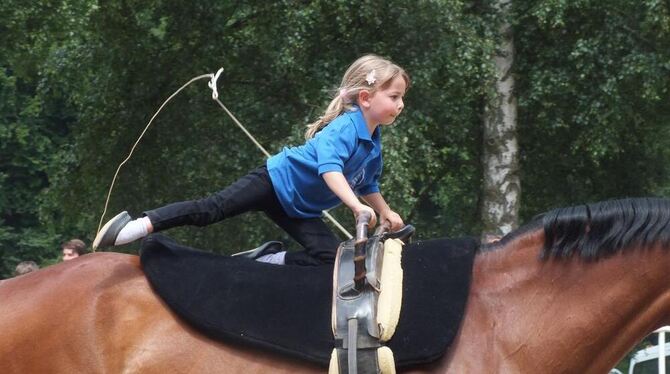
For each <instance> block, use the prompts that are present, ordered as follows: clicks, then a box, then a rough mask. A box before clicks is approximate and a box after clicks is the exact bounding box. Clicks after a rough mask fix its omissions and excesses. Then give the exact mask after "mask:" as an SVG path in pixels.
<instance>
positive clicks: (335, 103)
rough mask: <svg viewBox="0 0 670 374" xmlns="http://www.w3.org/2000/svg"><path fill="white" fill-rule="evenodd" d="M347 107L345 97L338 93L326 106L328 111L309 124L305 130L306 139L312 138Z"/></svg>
mask: <svg viewBox="0 0 670 374" xmlns="http://www.w3.org/2000/svg"><path fill="white" fill-rule="evenodd" d="M345 109H347V105H345V103H344V98H343V97H342V95H337V96H335V98H334V99H333V100H331V102H330V104H328V108H326V112H325V113H324V114H323V115H322V116H321V117H319V119H317V120H316V121H315V122H313V123H310V124H309V125H307V131H305V139H311V138H313V137H314V135H316V133H317V132H319V130H321V129H322V128H324V127H325V126H326V125H327V124H329V123H330V122H331V121H332V120H334V119H335V118H337V116H339V115H340V114H342V112H344V110H345Z"/></svg>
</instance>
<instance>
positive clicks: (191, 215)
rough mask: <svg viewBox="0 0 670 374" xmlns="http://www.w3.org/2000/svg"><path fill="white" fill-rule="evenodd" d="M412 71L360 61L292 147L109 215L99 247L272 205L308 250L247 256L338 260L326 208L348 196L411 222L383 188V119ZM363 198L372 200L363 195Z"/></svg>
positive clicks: (265, 250) (349, 201) (350, 201)
mask: <svg viewBox="0 0 670 374" xmlns="http://www.w3.org/2000/svg"><path fill="white" fill-rule="evenodd" d="M409 84H410V80H409V76H408V75H407V73H405V71H404V70H403V69H402V68H400V67H399V66H398V65H395V64H394V63H392V62H391V61H389V60H386V59H384V58H381V57H379V56H376V55H366V56H363V57H361V58H359V59H358V60H356V61H355V62H354V63H353V64H352V65H351V66H350V67H349V68H348V69H347V71H346V73H345V74H344V77H343V78H342V83H341V85H340V88H339V91H338V94H337V95H336V96H335V98H333V100H332V101H331V102H330V104H329V105H328V108H327V110H326V112H325V114H324V115H323V116H321V117H320V118H319V119H318V120H317V121H316V122H314V123H312V124H310V125H309V126H308V129H307V132H306V134H305V138H306V139H307V142H306V143H305V144H303V145H302V146H298V147H292V148H284V149H283V150H282V151H281V152H279V153H278V154H276V155H274V156H273V157H271V158H269V159H268V160H267V163H266V165H263V166H261V167H259V168H257V169H255V170H253V171H251V172H250V173H249V174H248V175H246V176H244V177H242V178H241V179H239V180H238V181H237V182H235V183H233V184H232V185H230V186H228V187H227V188H225V189H224V190H221V191H219V192H217V193H215V194H214V195H212V196H209V197H206V198H203V199H200V200H193V201H184V202H178V203H173V204H169V205H167V206H164V207H161V208H158V209H155V210H150V211H147V212H144V213H143V214H142V217H141V218H138V219H135V220H131V218H130V216H129V215H128V213H127V212H122V213H120V214H118V215H117V216H115V217H114V218H112V219H111V220H110V221H109V222H107V223H106V224H105V225H104V226H103V227H102V229H101V230H100V232H99V233H98V235H97V236H96V238H95V240H94V242H93V248H98V247H109V246H114V245H121V244H126V243H130V242H132V241H135V240H137V239H140V238H143V237H145V236H146V235H148V234H149V233H151V232H157V231H161V230H165V229H168V228H170V227H175V226H182V225H196V226H205V225H209V224H211V223H214V222H218V221H221V220H223V219H225V218H228V217H232V216H235V215H237V214H240V213H243V212H246V211H251V210H256V211H263V212H265V213H266V214H267V215H268V216H269V217H270V218H271V219H272V220H273V221H274V222H275V223H276V224H277V225H278V226H279V227H281V228H282V229H284V230H285V231H286V232H287V233H288V234H289V235H290V236H291V237H293V238H294V239H295V240H296V241H297V242H298V243H300V245H302V246H303V248H304V249H305V250H304V251H300V252H286V251H281V248H279V249H277V248H276V246H265V247H260V248H259V249H258V250H256V251H253V252H251V253H248V254H247V255H246V256H247V257H250V258H253V259H256V260H258V261H265V262H271V263H275V264H298V265H319V264H331V263H333V261H334V259H335V254H336V251H337V247H338V245H339V244H340V240H339V239H338V238H337V237H336V236H335V235H334V234H333V232H332V231H331V230H330V229H329V228H328V226H326V224H325V223H324V222H323V221H322V220H321V218H320V217H321V211H322V210H326V209H330V208H332V207H334V206H336V205H338V204H340V203H344V204H345V205H346V206H347V207H348V208H349V209H351V211H352V212H353V213H354V215H358V214H359V213H361V212H363V211H368V212H369V213H370V214H371V216H372V217H373V218H372V222H370V227H373V226H374V225H375V223H376V219H375V212H377V213H379V215H380V220H381V221H382V222H384V221H387V222H388V223H389V224H390V227H391V229H392V230H399V229H401V228H402V227H403V226H404V223H403V221H402V218H400V216H399V215H398V214H397V213H396V212H394V211H392V210H391V209H390V208H389V206H388V205H387V204H386V201H384V198H383V197H382V195H381V193H380V192H379V182H378V180H379V177H380V175H381V172H382V154H381V128H380V126H381V125H390V124H392V123H393V122H394V121H395V119H396V118H397V117H398V115H400V112H401V111H402V109H403V107H404V104H403V96H404V95H405V91H406V90H407V88H408V87H409ZM358 197H360V198H362V199H363V201H365V202H366V203H367V204H369V206H368V205H364V204H363V203H361V202H360V201H359V199H358Z"/></svg>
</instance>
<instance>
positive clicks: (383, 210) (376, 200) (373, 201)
mask: <svg viewBox="0 0 670 374" xmlns="http://www.w3.org/2000/svg"><path fill="white" fill-rule="evenodd" d="M352 193H353V192H352ZM362 199H363V201H365V202H366V203H368V204H370V206H371V207H372V208H373V209H374V210H375V211H377V212H379V221H380V222H384V221H388V223H389V224H390V226H391V230H392V231H397V230H400V229H402V228H403V227H405V223H404V222H403V221H402V218H400V215H399V214H398V213H396V212H394V211H392V210H391V208H389V206H388V204H386V201H385V200H384V197H383V196H382V194H380V193H379V192H374V193H371V194H369V195H365V196H363V197H362Z"/></svg>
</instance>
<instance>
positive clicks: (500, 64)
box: [481, 0, 521, 236]
mask: <svg viewBox="0 0 670 374" xmlns="http://www.w3.org/2000/svg"><path fill="white" fill-rule="evenodd" d="M496 6H497V8H498V10H499V12H500V13H501V20H502V21H501V24H500V27H499V30H500V36H501V38H500V45H499V46H498V50H497V53H496V56H495V57H494V60H495V67H496V77H497V81H496V85H495V95H494V97H493V99H492V100H490V101H489V102H488V103H487V105H486V107H485V110H484V113H485V115H484V136H483V140H484V149H483V151H484V152H483V174H484V176H483V178H484V187H483V191H482V202H481V219H482V223H483V235H484V236H486V235H487V234H488V235H504V234H507V233H509V232H510V231H512V230H513V229H515V228H516V227H517V226H518V222H519V197H520V193H521V184H520V181H519V147H518V142H517V135H516V118H517V102H516V98H515V97H514V76H513V75H512V72H511V68H512V63H513V61H514V39H513V34H512V27H511V25H510V24H509V22H507V17H508V8H509V7H510V6H511V0H499V1H498V3H497V4H496Z"/></svg>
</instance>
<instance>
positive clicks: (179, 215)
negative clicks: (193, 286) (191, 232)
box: [144, 166, 340, 265]
mask: <svg viewBox="0 0 670 374" xmlns="http://www.w3.org/2000/svg"><path fill="white" fill-rule="evenodd" d="M248 211H263V212H265V214H266V215H267V216H268V217H270V219H272V220H273V221H274V222H275V223H276V224H277V226H279V227H281V228H282V229H283V230H284V231H286V232H287V233H288V234H289V235H290V236H291V237H292V238H293V239H295V240H296V241H297V242H298V243H300V245H302V246H303V248H304V249H305V250H304V251H300V252H287V253H286V257H285V262H286V264H293V265H321V264H332V263H333V262H334V260H335V252H336V251H337V247H338V245H339V244H340V239H338V238H337V236H335V234H333V232H332V231H331V230H330V228H328V226H327V225H326V224H325V223H324V222H323V221H322V220H321V218H293V217H289V216H288V215H287V214H286V212H285V211H284V208H282V206H281V204H280V203H279V200H277V196H276V194H275V190H274V187H272V181H271V180H270V175H269V174H268V170H267V167H266V166H261V167H259V168H257V169H254V170H252V171H251V172H250V173H249V174H247V175H246V176H244V177H242V178H240V179H238V180H237V181H236V182H235V183H233V184H231V185H230V186H228V187H226V188H225V189H223V190H221V191H219V192H217V193H215V194H213V195H211V196H208V197H205V198H202V199H199V200H191V201H182V202H178V203H172V204H168V205H166V206H164V207H161V208H158V209H154V210H149V211H146V212H144V215H146V216H148V217H149V219H150V220H151V224H152V225H153V227H154V232H158V231H162V230H166V229H169V228H171V227H176V226H184V225H195V226H206V225H209V224H212V223H215V222H219V221H221V220H224V219H226V218H230V217H233V216H236V215H238V214H240V213H244V212H248Z"/></svg>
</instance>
